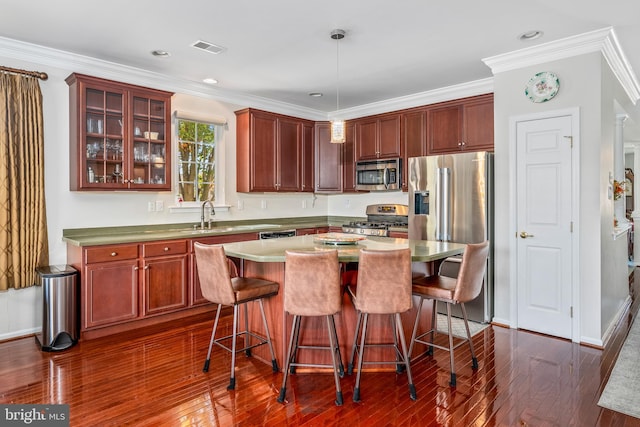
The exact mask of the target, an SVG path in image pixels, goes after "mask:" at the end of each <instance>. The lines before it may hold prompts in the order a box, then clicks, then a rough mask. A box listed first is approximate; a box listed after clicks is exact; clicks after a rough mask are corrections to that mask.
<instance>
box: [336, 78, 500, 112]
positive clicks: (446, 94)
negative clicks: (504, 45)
mask: <svg viewBox="0 0 640 427" xmlns="http://www.w3.org/2000/svg"><path fill="white" fill-rule="evenodd" d="M489 92H493V77H490V78H487V79H482V80H475V81H472V82H467V83H462V84H459V85H453V86H447V87H443V88H439V89H435V90H430V91H426V92H419V93H415V94H412V95H407V96H401V97H398V98H392V99H386V100H384V101H379V102H373V103H371V104H365V105H360V106H357V107H353V108H345V109H343V110H339V111H334V112H331V113H329V119H331V118H333V117H338V116H340V118H342V119H345V120H347V119H354V118H359V117H366V116H371V115H374V114H381V113H387V112H389V111H398V110H404V109H406V108H413V107H420V106H423V105H429V104H435V103H437V102H443V101H449V100H452V99H458V98H465V97H468V96H475V95H482V94H485V93H489Z"/></svg>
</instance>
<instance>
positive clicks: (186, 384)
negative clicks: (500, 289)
mask: <svg viewBox="0 0 640 427" xmlns="http://www.w3.org/2000/svg"><path fill="white" fill-rule="evenodd" d="M633 289H634V291H635V292H634V294H635V295H638V293H637V290H638V283H637V281H636V283H635V284H634V287H633ZM638 306H639V302H638V300H637V298H635V299H634V302H633V304H632V307H631V310H630V311H629V313H628V314H627V315H625V317H624V319H623V321H621V322H620V324H619V325H618V327H617V328H616V331H615V334H614V337H613V338H612V339H611V341H610V343H609V345H608V346H607V348H606V349H605V350H599V349H594V348H591V347H587V346H580V345H577V344H574V343H571V342H569V341H566V340H561V339H556V338H550V337H547V336H543V335H539V334H534V333H530V332H526V331H518V330H511V329H507V328H503V327H498V326H490V327H489V328H487V329H485V330H484V331H483V332H481V333H480V334H478V335H477V336H476V337H474V344H475V345H476V348H477V352H478V358H479V365H480V366H479V369H478V370H477V371H475V372H474V371H473V370H472V369H471V364H470V361H469V359H470V355H469V352H468V348H467V347H460V348H459V349H458V350H457V351H456V365H457V370H458V387H457V388H455V389H454V388H451V387H449V385H448V381H449V367H448V363H449V362H448V356H447V354H446V353H445V352H442V351H436V354H435V357H433V358H431V357H428V358H423V359H421V360H418V361H416V362H415V363H414V364H413V365H412V370H413V374H414V382H415V385H416V388H417V392H418V400H417V401H415V402H414V401H411V400H410V399H409V396H408V392H407V383H406V376H405V375H403V374H400V375H396V374H395V373H374V372H365V373H363V376H362V383H361V397H362V402H361V403H354V402H353V401H352V396H353V393H352V391H353V386H354V383H355V375H352V376H348V375H345V377H344V378H343V379H342V387H343V392H344V398H345V402H344V405H343V406H341V407H336V406H335V405H334V404H333V400H334V397H335V389H334V383H333V377H332V375H330V374H327V375H325V374H314V375H312V374H297V375H292V376H291V377H290V378H291V381H290V383H289V386H288V389H287V399H288V401H287V402H286V403H285V404H280V403H277V402H276V397H277V395H278V391H279V388H280V382H281V380H282V374H280V373H278V374H274V373H272V371H271V366H270V365H267V364H265V363H263V362H261V361H258V360H256V359H255V358H246V357H244V356H239V358H238V368H237V374H236V379H237V386H236V390H235V391H231V392H230V391H227V390H226V386H227V384H228V375H229V373H228V366H229V362H230V355H229V354H228V353H227V352H224V351H223V350H222V349H220V348H214V352H213V356H212V361H211V368H210V370H209V373H207V374H205V373H203V372H202V364H203V361H204V358H205V356H206V352H207V345H208V340H209V334H210V328H211V326H212V319H211V317H210V316H204V315H200V316H197V317H194V318H191V319H189V320H188V321H180V322H177V323H173V324H171V325H161V326H154V327H150V328H147V329H144V330H139V331H135V332H131V333H123V334H119V335H114V336H110V337H105V338H98V339H94V340H89V341H84V342H81V343H79V344H78V345H76V346H74V347H72V348H71V349H68V350H66V351H63V352H58V353H45V352H41V351H40V350H39V348H38V347H37V345H36V342H35V340H34V338H33V337H28V338H22V339H17V340H13V341H8V342H3V343H0V403H67V404H69V405H70V416H71V425H72V426H103V425H112V426H125V425H134V426H191V425H197V426H210V425H212V426H231V425H263V426H281V425H290V426H297V425H306V426H333V425H345V426H354V425H363V426H392V425H403V426H410V425H416V426H438V425H442V426H445V425H446V426H640V419H636V418H632V417H628V416H624V415H622V414H619V413H616V412H613V411H610V410H607V409H602V408H600V407H599V406H597V401H598V399H599V397H600V393H601V392H602V389H603V388H604V385H605V384H606V380H607V378H608V376H609V374H610V372H611V369H612V368H613V365H614V363H615V359H616V357H617V354H618V352H619V350H620V347H621V346H622V343H623V341H624V339H625V337H626V335H627V332H628V329H629V327H630V325H631V323H632V321H633V319H634V317H635V315H636V313H637V312H638ZM230 320H231V317H230V316H227V317H225V318H224V320H223V321H222V324H221V326H222V327H223V329H226V330H228V329H229V328H230V323H231V322H230Z"/></svg>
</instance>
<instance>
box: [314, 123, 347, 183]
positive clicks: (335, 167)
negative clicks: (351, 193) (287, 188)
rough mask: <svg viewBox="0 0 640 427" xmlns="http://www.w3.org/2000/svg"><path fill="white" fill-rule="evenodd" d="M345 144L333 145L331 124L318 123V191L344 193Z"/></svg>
mask: <svg viewBox="0 0 640 427" xmlns="http://www.w3.org/2000/svg"><path fill="white" fill-rule="evenodd" d="M342 149H343V144H332V143H331V124H330V123H328V122H317V123H316V191H317V192H332V193H339V192H340V191H342V165H341V159H342Z"/></svg>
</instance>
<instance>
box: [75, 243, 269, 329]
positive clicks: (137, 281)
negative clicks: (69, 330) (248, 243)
mask: <svg viewBox="0 0 640 427" xmlns="http://www.w3.org/2000/svg"><path fill="white" fill-rule="evenodd" d="M257 239H258V233H255V232H252V233H242V234H229V235H223V236H207V237H203V238H199V239H175V240H163V241H153V242H144V243H142V242H141V243H126V244H117V245H101V246H84V247H80V246H74V245H67V263H69V264H70V265H72V266H73V267H75V268H76V269H77V270H78V271H80V272H81V274H80V299H81V301H80V307H79V309H80V332H81V337H83V338H86V337H99V336H103V335H108V334H111V333H115V332H121V331H126V330H131V329H135V328H137V327H140V326H142V325H151V324H155V323H159V322H162V321H166V320H169V319H178V318H180V317H186V316H190V315H192V314H197V313H202V312H204V311H207V310H209V308H208V307H207V306H206V305H207V304H208V303H209V301H207V300H206V299H205V298H204V297H203V296H202V292H201V290H200V282H199V280H198V272H197V266H196V259H195V255H194V253H193V242H194V241H199V242H203V243H206V244H222V243H230V242H240V241H245V240H257Z"/></svg>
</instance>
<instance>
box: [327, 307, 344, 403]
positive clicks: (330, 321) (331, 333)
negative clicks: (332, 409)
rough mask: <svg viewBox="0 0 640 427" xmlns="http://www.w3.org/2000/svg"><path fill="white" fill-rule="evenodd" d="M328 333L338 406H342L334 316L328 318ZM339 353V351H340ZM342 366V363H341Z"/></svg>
mask: <svg viewBox="0 0 640 427" xmlns="http://www.w3.org/2000/svg"><path fill="white" fill-rule="evenodd" d="M327 333H328V334H329V347H330V351H331V361H332V363H333V377H334V379H335V381H336V405H337V406H342V389H341V388H340V377H339V375H338V361H337V360H336V351H335V349H336V347H337V346H338V342H337V336H336V335H335V323H334V321H333V316H332V315H328V316H327ZM338 351H339V350H338ZM340 364H342V362H340Z"/></svg>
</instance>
